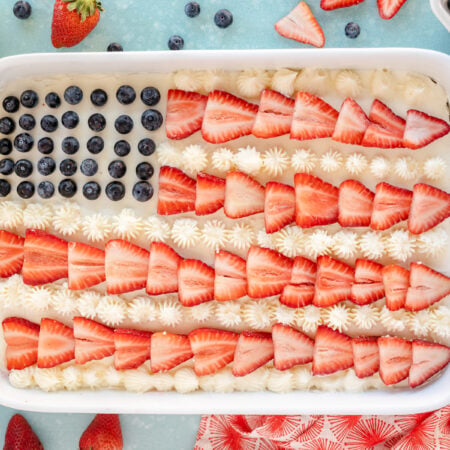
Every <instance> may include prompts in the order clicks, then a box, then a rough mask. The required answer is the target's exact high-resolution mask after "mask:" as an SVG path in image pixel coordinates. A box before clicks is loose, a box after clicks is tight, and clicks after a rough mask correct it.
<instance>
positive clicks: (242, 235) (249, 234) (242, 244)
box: [228, 222, 255, 250]
mask: <svg viewBox="0 0 450 450" xmlns="http://www.w3.org/2000/svg"><path fill="white" fill-rule="evenodd" d="M228 239H229V242H230V244H231V245H232V246H233V247H235V248H237V249H238V250H245V249H247V248H249V247H250V246H251V245H252V244H253V243H254V240H255V232H254V231H253V228H252V227H251V226H250V225H249V224H246V223H244V222H241V223H237V224H235V225H234V226H233V228H232V229H231V230H229V235H228Z"/></svg>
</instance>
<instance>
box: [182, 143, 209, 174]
mask: <svg viewBox="0 0 450 450" xmlns="http://www.w3.org/2000/svg"><path fill="white" fill-rule="evenodd" d="M181 157H182V167H183V170H184V171H186V172H189V173H191V174H197V173H198V172H201V171H202V170H205V169H206V167H207V165H208V154H207V153H206V150H205V149H204V148H203V147H202V146H201V145H198V144H194V145H188V146H187V147H186V148H185V149H184V150H183V153H182V156H181Z"/></svg>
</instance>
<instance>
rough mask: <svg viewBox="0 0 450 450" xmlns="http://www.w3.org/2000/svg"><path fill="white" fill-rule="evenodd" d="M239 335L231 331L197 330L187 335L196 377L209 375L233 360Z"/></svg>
mask: <svg viewBox="0 0 450 450" xmlns="http://www.w3.org/2000/svg"><path fill="white" fill-rule="evenodd" d="M238 339H239V335H238V334H236V333H232V332H231V331H223V330H215V329H212V328H199V329H197V330H194V331H191V332H190V333H189V341H190V343H191V348H192V352H193V354H194V371H195V373H196V375H197V376H202V375H210V374H212V373H215V372H217V371H218V370H220V369H222V368H223V367H225V366H226V365H228V364H229V363H230V362H232V361H233V359H234V352H235V350H236V345H237V342H238Z"/></svg>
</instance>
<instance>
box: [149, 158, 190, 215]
mask: <svg viewBox="0 0 450 450" xmlns="http://www.w3.org/2000/svg"><path fill="white" fill-rule="evenodd" d="M195 186H196V182H195V180H193V179H192V178H189V177H188V176H187V175H186V174H185V173H184V172H182V171H181V170H180V169H176V168H175V167H169V166H162V167H161V169H160V170H159V190H158V214H160V215H162V216H169V215H172V214H180V213H183V212H188V211H194V209H195Z"/></svg>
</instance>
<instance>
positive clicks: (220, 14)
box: [214, 9, 233, 28]
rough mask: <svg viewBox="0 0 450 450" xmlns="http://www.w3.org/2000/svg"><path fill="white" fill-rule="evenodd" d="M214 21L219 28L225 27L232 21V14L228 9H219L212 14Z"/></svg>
mask: <svg viewBox="0 0 450 450" xmlns="http://www.w3.org/2000/svg"><path fill="white" fill-rule="evenodd" d="M214 23H215V24H216V25H217V26H218V27H219V28H227V27H229V26H230V25H231V24H232V23H233V14H231V12H230V11H228V9H219V11H217V12H216V14H215V15H214Z"/></svg>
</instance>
